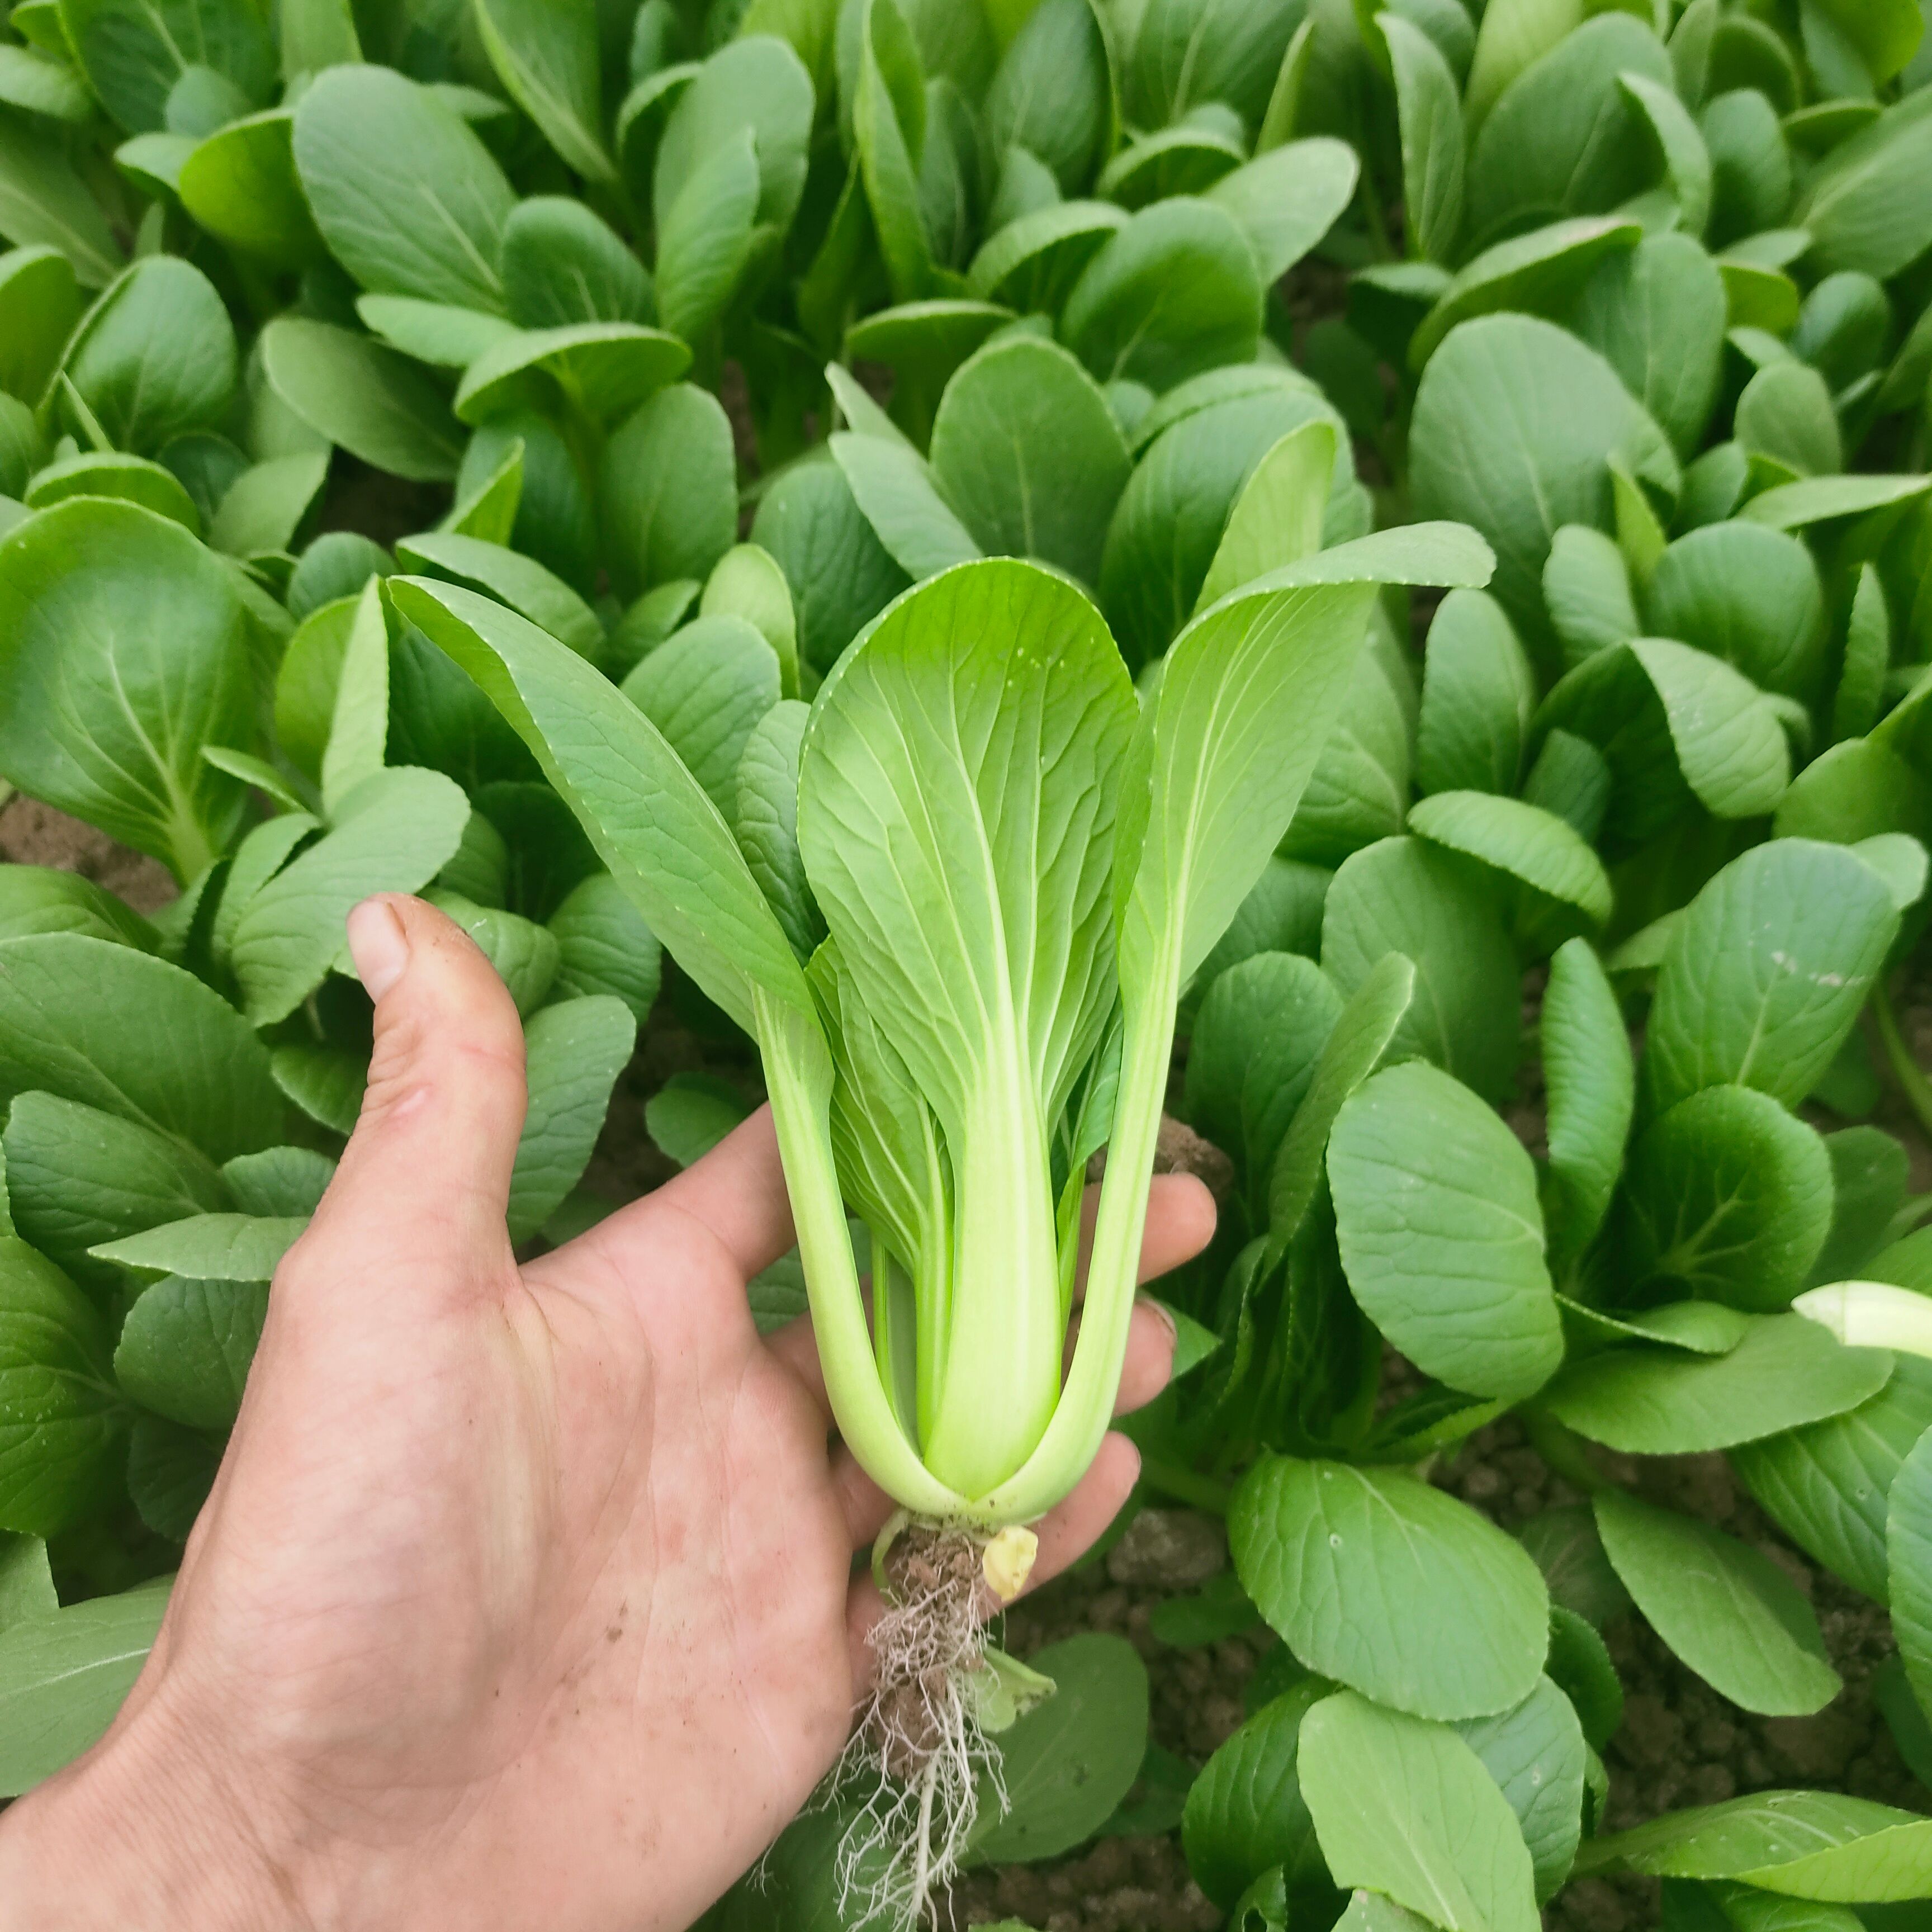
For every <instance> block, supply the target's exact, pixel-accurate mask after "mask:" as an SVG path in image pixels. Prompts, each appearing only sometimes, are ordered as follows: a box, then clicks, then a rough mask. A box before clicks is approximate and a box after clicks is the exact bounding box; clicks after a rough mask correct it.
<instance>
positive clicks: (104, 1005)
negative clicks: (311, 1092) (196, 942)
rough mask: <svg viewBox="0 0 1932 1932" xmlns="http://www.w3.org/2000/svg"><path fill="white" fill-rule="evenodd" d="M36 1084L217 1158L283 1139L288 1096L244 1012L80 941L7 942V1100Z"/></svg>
mask: <svg viewBox="0 0 1932 1932" xmlns="http://www.w3.org/2000/svg"><path fill="white" fill-rule="evenodd" d="M133 1013H138V1014H139V1015H140V1016H142V1024H141V1025H139V1026H138V1027H133V1026H130V1025H128V1024H127V1016H128V1015H129V1014H133ZM31 1088H40V1089H41V1090H43V1091H46V1092H48V1093H50V1094H58V1096H59V1097H61V1098H62V1099H63V1100H74V1101H78V1102H80V1103H82V1104H83V1106H91V1107H98V1108H100V1109H101V1110H102V1111H103V1112H107V1113H110V1114H114V1115H118V1116H119V1117H120V1118H121V1119H123V1120H127V1121H134V1122H135V1123H136V1124H137V1125H140V1126H143V1127H151V1128H153V1129H154V1130H155V1131H156V1132H157V1133H163V1134H166V1135H169V1136H172V1138H174V1139H177V1140H179V1141H181V1142H185V1143H187V1145H189V1146H190V1147H197V1148H199V1149H200V1150H201V1151H202V1153H204V1154H207V1155H208V1156H209V1157H211V1158H212V1159H214V1160H226V1159H227V1158H228V1157H229V1156H230V1155H233V1154H248V1153H251V1152H253V1151H254V1150H255V1149H256V1148H263V1147H268V1146H271V1145H273V1144H274V1143H275V1142H276V1141H278V1139H280V1138H281V1118H282V1101H281V1095H280V1094H278V1092H277V1091H275V1086H274V1085H273V1083H272V1082H271V1081H270V1079H269V1067H268V1055H267V1052H266V1049H264V1048H263V1046H262V1045H261V1043H260V1041H258V1040H257V1039H256V1037H255V1036H254V1033H253V1031H251V1029H250V1028H249V1027H248V1024H247V1022H245V1021H244V1020H243V1019H242V1016H241V1015H240V1014H239V1013H237V1012H236V1010H235V1009H234V1008H233V1007H231V1006H230V1005H229V1004H228V1002H227V1001H226V1000H224V999H223V998H221V997H220V995H218V994H217V993H214V992H211V991H210V989H208V988H207V987H206V986H203V985H202V983H201V982H200V981H199V980H196V978H194V977H193V975H192V974H187V973H184V972H183V971H181V969H180V968H178V967H175V966H170V965H167V964H166V963H165V962H163V961H161V960H159V959H151V958H150V957H149V956H148V955H147V954H145V953H136V951H134V950H133V949H132V948H131V947H126V946H119V945H113V944H109V943H108V942H107V941H103V940H99V939H90V938H83V936H81V935H79V934H74V933H50V934H46V935H41V936H39V937H37V938H28V939H10V940H7V941H4V942H0V1094H4V1095H5V1097H6V1098H7V1099H9V1100H11V1099H12V1098H13V1097H14V1096H16V1095H17V1094H22V1093H25V1092H26V1091H28V1090H29V1089H31Z"/></svg>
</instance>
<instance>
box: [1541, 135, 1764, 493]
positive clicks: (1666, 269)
mask: <svg viewBox="0 0 1932 1932" xmlns="http://www.w3.org/2000/svg"><path fill="white" fill-rule="evenodd" d="M1774 132H1775V124H1774ZM1726 320H1727V307H1726V302H1725V296H1724V277H1723V275H1721V273H1720V272H1719V270H1718V266H1717V265H1716V264H1715V263H1714V262H1713V261H1712V260H1711V257H1709V255H1708V254H1706V253H1705V251H1703V249H1702V248H1700V247H1699V246H1698V245H1697V243H1696V242H1694V241H1693V240H1692V239H1691V237H1690V236H1688V235H1681V234H1665V235H1648V236H1645V237H1644V239H1643V240H1642V241H1640V242H1638V244H1637V246H1636V247H1635V248H1633V249H1630V250H1628V251H1619V252H1616V253H1614V254H1611V255H1610V257H1609V258H1608V259H1607V260H1605V261H1604V262H1603V263H1601V264H1600V265H1599V266H1598V269H1597V270H1596V272H1595V274H1594V275H1592V277H1591V278H1590V280H1589V282H1588V283H1586V284H1585V286H1584V288H1583V293H1582V294H1581V296H1580V297H1579V298H1578V300H1577V306H1576V308H1575V309H1574V311H1573V312H1572V313H1571V316H1570V317H1569V322H1570V326H1571V327H1572V328H1573V329H1575V330H1576V332H1577V334H1578V335H1580V336H1581V337H1582V338H1583V340H1584V341H1586V342H1587V343H1588V344H1589V345H1590V347H1592V348H1593V349H1594V350H1596V351H1597V353H1598V354H1599V355H1601V356H1603V357H1604V359H1605V360H1606V361H1607V362H1609V364H1610V367H1611V368H1613V369H1614V370H1616V372H1617V374H1619V376H1621V377H1622V378H1623V380H1624V382H1625V386H1627V387H1628V389H1629V390H1630V392H1631V395H1634V397H1635V398H1637V401H1639V402H1640V403H1641V404H1643V407H1645V408H1646V410H1649V412H1650V413H1651V415H1652V417H1653V418H1655V420H1656V422H1657V424H1658V427H1659V428H1661V429H1662V430H1663V431H1664V433H1665V434H1666V435H1667V436H1668V437H1670V440H1671V442H1672V443H1673V445H1674V446H1676V450H1677V453H1678V454H1679V455H1680V456H1682V457H1685V458H1688V457H1689V456H1690V455H1691V454H1692V453H1693V452H1694V451H1695V450H1696V449H1697V446H1698V445H1699V443H1700V442H1701V441H1702V440H1703V435H1704V432H1705V430H1706V428H1707V427H1708V426H1709V423H1710V420H1711V413H1712V410H1714V409H1715V407H1716V405H1717V401H1718V377H1719V375H1720V373H1721V364H1722V362H1723V357H1724V326H1725V323H1726Z"/></svg>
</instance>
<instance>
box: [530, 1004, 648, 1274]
mask: <svg viewBox="0 0 1932 1932" xmlns="http://www.w3.org/2000/svg"><path fill="white" fill-rule="evenodd" d="M636 1038H637V1022H636V1021H635V1020H634V1019H632V1018H631V1010H630V1009H629V1008H628V1007H627V1006H625V1004H624V1003H623V1001H621V1000H617V999H613V998H609V997H608V996H605V995H593V996H592V997H591V998H586V999H575V1000H565V1001H563V1002H562V1004H559V1005H557V1006H553V1007H544V1010H542V1011H541V1013H534V1014H532V1016H530V1018H529V1021H528V1022H526V1024H525V1026H524V1028H523V1058H524V1066H525V1070H526V1076H527V1078H528V1080H529V1111H528V1112H526V1114H525V1115H524V1117H523V1135H522V1137H521V1138H520V1139H519V1140H518V1142H517V1160H516V1166H515V1167H514V1170H513V1171H512V1172H511V1177H510V1211H509V1222H510V1238H511V1241H526V1240H527V1239H528V1238H529V1237H530V1236H531V1235H533V1234H535V1232H536V1231H537V1230H538V1229H539V1228H541V1226H543V1224H544V1223H545V1222H546V1221H547V1220H549V1219H550V1217H551V1215H553V1214H555V1213H556V1210H557V1208H558V1207H559V1205H561V1204H562V1201H563V1198H564V1196H565V1195H567V1194H568V1193H569V1192H570V1190H571V1189H572V1188H573V1187H575V1186H576V1185H577V1182H578V1181H580V1179H581V1178H583V1170H584V1169H585V1167H586V1166H587V1165H588V1164H589V1160H590V1154H591V1150H592V1148H594V1147H595V1145H596V1144H597V1136H598V1133H599V1132H600V1131H601V1130H602V1127H603V1125H604V1111H605V1109H607V1107H608V1106H610V1090H611V1088H613V1086H615V1085H616V1080H617V1076H618V1075H619V1073H622V1071H623V1070H624V1067H625V1063H626V1062H627V1061H628V1060H629V1059H630V1058H631V1048H632V1046H633V1045H634V1043H635V1042H636Z"/></svg>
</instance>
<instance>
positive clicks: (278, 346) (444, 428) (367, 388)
mask: <svg viewBox="0 0 1932 1932" xmlns="http://www.w3.org/2000/svg"><path fill="white" fill-rule="evenodd" d="M357 71H359V72H366V71H370V70H367V69H359V70H357ZM261 354H262V366H263V370H264V371H265V372H266V374H267V377H268V379H269V383H271V384H272V386H273V387H274V389H275V392H276V394H277V395H278V396H280V397H281V399H282V401H284V402H285V403H286V404H287V405H288V407H290V409H291V410H293V411H294V412H295V413H296V415H297V416H299V417H300V418H301V419H302V421H303V422H305V423H307V424H308V425H309V426H310V428H312V429H314V430H315V431H317V433H318V434H320V435H323V436H326V437H328V439H329V441H330V442H331V443H340V444H341V446H342V447H343V448H344V449H346V450H347V451H348V452H349V453H350V455H352V456H359V457H360V458H362V460H363V461H364V462H365V463H372V464H374V466H375V467H376V468H377V469H386V470H388V471H389V472H391V473H392V475H398V476H404V477H408V478H410V479H411V480H412V481H417V482H425V483H437V482H447V481H449V480H450V479H451V478H453V477H455V475H456V473H457V469H458V466H459V464H460V462H461V460H462V456H463V432H462V431H461V430H460V428H458V425H457V423H456V421H455V418H454V417H453V416H451V414H450V413H449V405H448V404H446V402H445V401H443V395H442V393H441V392H440V391H439V390H438V389H437V387H436V386H435V384H434V383H432V382H431V380H430V379H429V377H427V376H426V375H425V374H424V373H423V371H422V370H421V369H420V368H418V367H417V366H416V364H415V363H413V362H411V361H410V359H408V358H407V356H404V355H402V354H401V353H399V352H398V351H397V350H393V349H391V348H389V347H386V346H385V345H384V344H382V343H380V342H377V341H375V340H374V338H371V337H369V336H366V335H356V334H354V333H353V332H351V331H350V330H348V329H338V328H337V327H336V326H335V324H334V323H327V322H311V321H309V320H306V319H305V318H304V317H299V316H286V315H285V316H278V317H276V319H275V320H274V321H273V322H272V323H269V326H268V327H267V328H266V329H264V330H263V332H262V342H261Z"/></svg>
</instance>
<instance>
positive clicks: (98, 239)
mask: <svg viewBox="0 0 1932 1932" xmlns="http://www.w3.org/2000/svg"><path fill="white" fill-rule="evenodd" d="M0 236H5V237H6V238H7V239H8V240H9V241H10V242H14V243H15V244H17V245H18V246H20V247H21V248H58V250H59V251H61V253H62V254H63V255H65V257H67V259H68V261H69V262H70V263H71V264H72V265H73V268H74V274H75V275H76V276H77V278H79V280H80V284H81V286H82V287H83V288H90V289H98V288H101V287H104V285H105V284H107V283H109V282H110V281H113V279H114V277H115V274H116V273H117V272H118V270H119V269H120V268H121V263H122V261H123V260H124V257H123V255H122V253H121V245H120V243H119V242H118V241H117V240H116V239H115V235H114V231H113V229H112V228H110V226H108V223H107V216H106V214H104V213H103V212H102V211H101V204H100V202H98V201H96V200H95V198H94V196H93V194H92V193H91V192H90V191H89V188H88V186H87V184H86V182H85V181H83V180H82V179H81V178H80V175H78V174H77V173H76V172H75V171H74V168H73V167H72V166H71V165H70V164H69V163H68V159H67V157H66V156H65V154H62V151H61V150H60V148H59V146H58V145H57V144H56V143H55V142H53V141H51V140H49V139H46V138H45V137H44V136H40V135H37V134H36V133H34V131H33V130H31V128H30V127H28V125H27V124H26V123H24V122H23V121H20V120H17V119H16V118H13V117H12V116H10V115H9V116H7V117H5V118H0Z"/></svg>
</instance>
